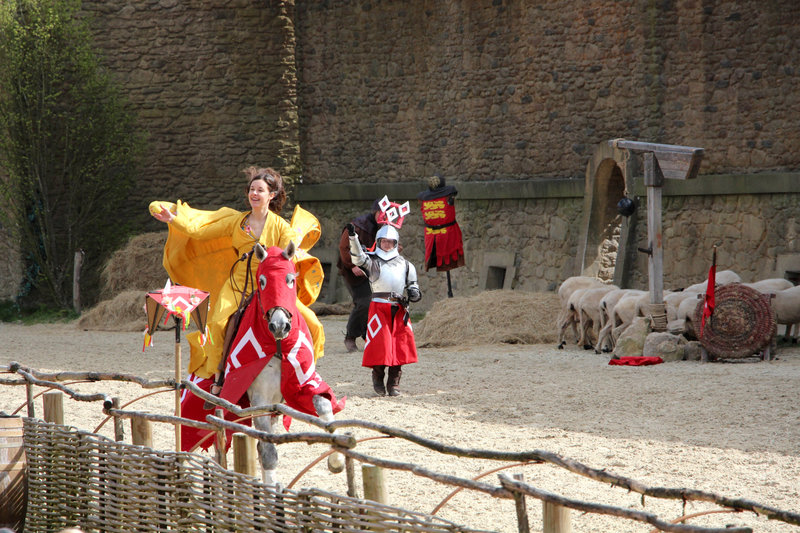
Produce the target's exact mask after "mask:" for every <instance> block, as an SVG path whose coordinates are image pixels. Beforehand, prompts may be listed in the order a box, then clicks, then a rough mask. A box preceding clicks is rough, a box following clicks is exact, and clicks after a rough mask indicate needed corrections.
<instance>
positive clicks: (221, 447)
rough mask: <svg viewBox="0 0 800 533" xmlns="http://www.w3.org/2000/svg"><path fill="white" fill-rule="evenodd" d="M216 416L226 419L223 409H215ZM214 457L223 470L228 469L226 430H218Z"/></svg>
mask: <svg viewBox="0 0 800 533" xmlns="http://www.w3.org/2000/svg"><path fill="white" fill-rule="evenodd" d="M214 416H216V417H217V418H221V419H223V420H224V419H225V412H224V411H223V410H222V408H220V407H218V408H216V409H214ZM214 457H215V459H216V460H217V464H218V465H219V466H221V467H222V468H228V455H227V450H226V449H225V430H224V429H222V428H220V429H218V430H217V433H216V438H215V439H214Z"/></svg>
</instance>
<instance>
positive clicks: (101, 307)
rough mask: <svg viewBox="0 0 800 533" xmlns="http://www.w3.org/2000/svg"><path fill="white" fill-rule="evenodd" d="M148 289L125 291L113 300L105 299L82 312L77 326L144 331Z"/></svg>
mask: <svg viewBox="0 0 800 533" xmlns="http://www.w3.org/2000/svg"><path fill="white" fill-rule="evenodd" d="M145 293H146V291H139V290H135V291H123V292H121V293H119V294H117V295H116V296H115V297H114V299H113V300H104V301H102V302H100V303H99V304H97V305H96V306H94V307H92V308H91V309H90V310H88V311H86V312H84V313H82V314H81V317H80V318H79V319H78V323H77V327H78V329H82V330H92V331H144V328H145V326H147V313H146V312H145V310H144V298H145Z"/></svg>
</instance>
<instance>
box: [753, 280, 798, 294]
mask: <svg viewBox="0 0 800 533" xmlns="http://www.w3.org/2000/svg"><path fill="white" fill-rule="evenodd" d="M742 285H744V286H745V287H750V288H751V289H755V290H757V291H758V292H760V293H761V294H774V293H776V292H778V291H783V290H786V289H791V288H792V287H794V283H792V282H791V281H789V280H788V279H784V278H767V279H762V280H759V281H754V282H753V283H742Z"/></svg>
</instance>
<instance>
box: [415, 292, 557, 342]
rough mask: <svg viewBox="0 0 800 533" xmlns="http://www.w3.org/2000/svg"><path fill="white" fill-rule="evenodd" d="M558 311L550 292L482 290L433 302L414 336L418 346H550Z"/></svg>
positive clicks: (554, 298)
mask: <svg viewBox="0 0 800 533" xmlns="http://www.w3.org/2000/svg"><path fill="white" fill-rule="evenodd" d="M558 311H559V301H558V295H557V294H555V293H552V292H546V293H540V292H519V291H502V290H499V291H485V292H482V293H480V294H477V295H475V296H471V297H469V298H448V299H447V300H442V301H439V302H436V303H435V304H434V305H433V307H432V308H431V310H430V311H428V313H427V314H426V315H425V318H424V320H422V321H421V322H420V323H419V324H416V325H415V326H414V335H415V338H416V341H417V344H418V345H419V346H455V345H461V346H463V345H468V344H472V345H475V344H498V343H509V344H549V343H555V342H556V340H557V335H556V326H555V317H556V316H557V315H558Z"/></svg>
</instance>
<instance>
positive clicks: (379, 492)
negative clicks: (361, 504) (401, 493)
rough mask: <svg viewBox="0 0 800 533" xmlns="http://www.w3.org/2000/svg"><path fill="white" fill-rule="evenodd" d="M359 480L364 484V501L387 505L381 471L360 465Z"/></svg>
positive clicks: (375, 467)
mask: <svg viewBox="0 0 800 533" xmlns="http://www.w3.org/2000/svg"><path fill="white" fill-rule="evenodd" d="M361 478H362V480H363V483H364V499H365V500H372V501H374V502H378V503H387V502H388V497H387V496H386V486H385V484H384V482H383V469H382V468H380V467H378V466H375V465H361Z"/></svg>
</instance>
